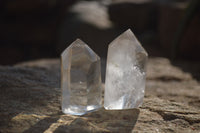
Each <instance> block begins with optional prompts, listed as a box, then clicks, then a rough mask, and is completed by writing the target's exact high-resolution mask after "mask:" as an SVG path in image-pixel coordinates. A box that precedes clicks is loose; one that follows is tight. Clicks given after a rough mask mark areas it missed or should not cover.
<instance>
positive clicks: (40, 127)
mask: <svg viewBox="0 0 200 133" xmlns="http://www.w3.org/2000/svg"><path fill="white" fill-rule="evenodd" d="M58 119H59V117H58V116H56V117H47V118H44V119H42V120H40V121H39V122H37V123H36V124H35V125H33V126H31V127H30V128H29V129H27V130H25V131H24V132H23V133H39V132H40V133H42V132H44V131H46V130H47V129H48V128H49V127H50V126H51V125H52V123H56V121H57V120H58Z"/></svg>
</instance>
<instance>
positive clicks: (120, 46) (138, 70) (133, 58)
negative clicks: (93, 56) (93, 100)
mask: <svg viewBox="0 0 200 133" xmlns="http://www.w3.org/2000/svg"><path fill="white" fill-rule="evenodd" d="M147 56H148V55H147V52H146V51H145V50H144V48H143V47H142V46H141V44H140V43H139V41H138V40H137V38H136V37H135V36H134V34H133V33H132V31H131V30H130V29H129V30H127V31H126V32H124V33H123V34H121V35H120V36H119V37H117V38H116V39H115V40H114V41H113V42H111V44H110V45H109V48H108V57H107V67H106V82H105V97H104V107H105V108H106V109H108V110H115V109H130V108H137V107H139V106H140V105H141V104H142V101H143V97H144V91H145V79H146V71H145V69H146V62H147Z"/></svg>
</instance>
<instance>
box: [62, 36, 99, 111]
mask: <svg viewBox="0 0 200 133" xmlns="http://www.w3.org/2000/svg"><path fill="white" fill-rule="evenodd" d="M61 88H62V111H63V113H65V114H72V115H83V114H85V113H87V112H88V111H92V110H96V109H98V108H99V107H101V99H102V98H101V97H102V95H101V93H102V90H101V89H102V88H101V66H100V58H99V56H98V55H96V54H95V53H94V51H92V49H90V48H89V47H88V45H86V44H85V43H84V42H83V41H81V40H80V39H77V40H76V41H74V42H73V43H72V44H71V45H70V46H69V47H68V48H67V49H65V50H64V52H63V53H62V54H61Z"/></svg>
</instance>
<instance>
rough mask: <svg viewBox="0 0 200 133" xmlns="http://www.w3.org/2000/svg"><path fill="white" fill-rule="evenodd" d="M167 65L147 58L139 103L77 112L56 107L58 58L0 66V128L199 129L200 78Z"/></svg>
mask: <svg viewBox="0 0 200 133" xmlns="http://www.w3.org/2000/svg"><path fill="white" fill-rule="evenodd" d="M181 63H182V62H180V64H181ZM172 64H173V63H172V62H170V61H169V60H168V59H166V58H150V59H149V64H148V67H147V72H148V73H147V84H146V85H147V89H146V94H145V99H144V103H143V106H142V107H141V108H139V109H131V110H123V111H106V110H104V109H100V110H99V111H96V112H91V113H89V114H86V115H84V116H81V117H78V116H69V115H64V114H62V112H61V109H60V95H61V92H60V87H59V84H60V83H59V81H60V70H59V60H57V59H49V60H47V59H46V60H38V61H31V62H25V63H21V64H18V65H16V66H13V67H9V66H7V67H0V91H1V93H0V101H1V102H0V132H2V133H4V132H5V133H6V132H9V133H16V132H24V133H30V132H34V133H38V132H46V133H49V132H50V133H51V132H54V133H60V132H64V133H72V132H73V133H79V132H82V133H88V132H95V133H101V132H166V133H168V132H172V133H173V132H186V133H189V132H200V111H199V110H200V96H199V94H200V85H199V82H198V80H196V79H195V78H193V75H191V74H190V73H187V72H185V71H183V70H182V69H181V68H180V67H177V66H175V65H172ZM191 65H192V64H191ZM199 66H200V65H196V67H197V68H199ZM184 70H185V69H184Z"/></svg>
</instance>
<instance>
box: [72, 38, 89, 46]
mask: <svg viewBox="0 0 200 133" xmlns="http://www.w3.org/2000/svg"><path fill="white" fill-rule="evenodd" d="M85 44H86V43H85V42H83V41H82V40H81V39H79V38H77V39H76V40H75V41H74V42H73V43H72V44H71V46H74V45H85Z"/></svg>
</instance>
